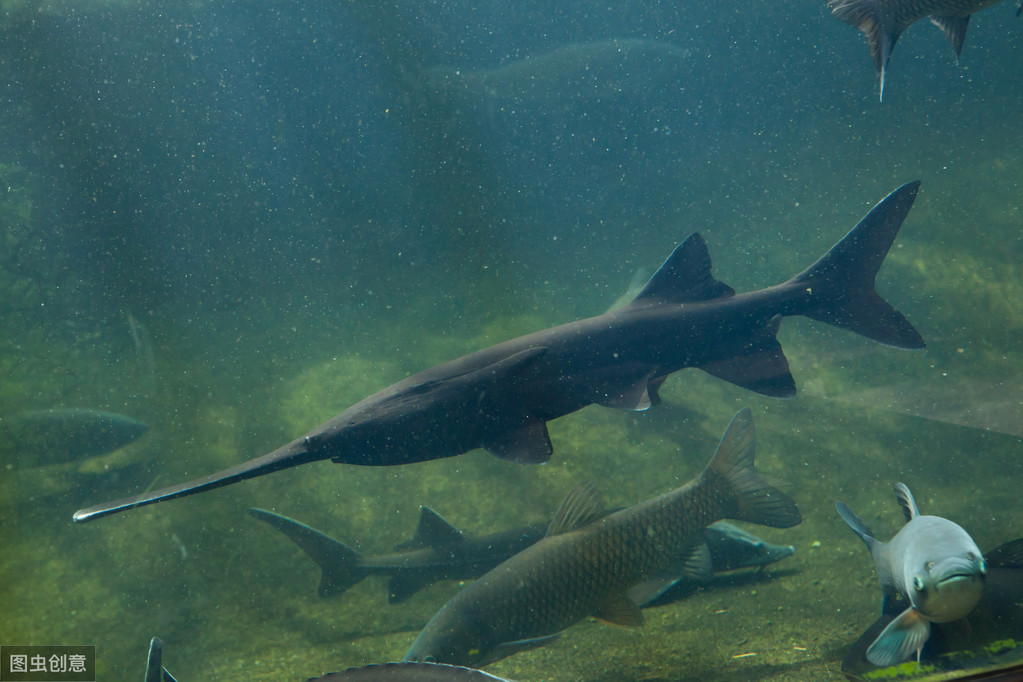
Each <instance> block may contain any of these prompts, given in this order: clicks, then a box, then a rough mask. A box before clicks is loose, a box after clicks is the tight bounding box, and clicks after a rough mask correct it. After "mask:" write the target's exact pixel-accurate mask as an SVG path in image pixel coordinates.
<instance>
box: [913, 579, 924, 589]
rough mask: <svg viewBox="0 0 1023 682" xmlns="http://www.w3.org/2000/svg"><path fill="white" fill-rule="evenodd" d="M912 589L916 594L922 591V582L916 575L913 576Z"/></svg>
mask: <svg viewBox="0 0 1023 682" xmlns="http://www.w3.org/2000/svg"><path fill="white" fill-rule="evenodd" d="M913 589H914V590H916V591H917V592H923V591H924V580H923V578H921V577H920V576H918V575H914V576H913Z"/></svg>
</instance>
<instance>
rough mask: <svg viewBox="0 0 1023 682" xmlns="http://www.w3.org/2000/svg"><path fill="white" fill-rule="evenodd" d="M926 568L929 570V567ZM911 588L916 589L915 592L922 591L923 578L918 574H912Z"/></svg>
mask: <svg viewBox="0 0 1023 682" xmlns="http://www.w3.org/2000/svg"><path fill="white" fill-rule="evenodd" d="M928 570H930V567H928ZM913 589H914V590H916V591H917V592H923V591H924V579H923V578H921V577H920V576H918V575H914V576H913Z"/></svg>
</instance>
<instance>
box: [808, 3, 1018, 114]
mask: <svg viewBox="0 0 1023 682" xmlns="http://www.w3.org/2000/svg"><path fill="white" fill-rule="evenodd" d="M998 1H999V0H828V9H830V10H831V13H832V14H834V15H835V16H836V17H838V18H839V19H841V20H842V21H844V22H845V23H847V24H849V25H851V26H855V27H856V28H858V29H860V30H861V31H863V33H864V34H865V35H866V36H867V45H868V46H869V47H870V56H871V57H873V58H874V68H875V69H877V75H878V78H879V79H880V81H881V94H880V97H881V99H882V100H884V72H885V67H887V66H888V58H889V57H890V56H891V54H892V50H893V49H895V41H896V40H898V39H899V36H900V35H902V32H903V31H905V30H906V29H907V28H909V26H910V24H912V23H914V22H915V21H917V20H918V19H924V18H927V19H930V20H931V22H932V23H934V25H935V26H937V27H938V28H940V29H941V30H942V31H944V32H945V35H946V36H948V39H949V41H951V43H952V48H953V49H954V50H955V52H956V57H958V56H959V55H960V54H961V53H962V51H963V41H964V40H965V39H966V25H967V24H968V23H969V22H970V15H971V14H973V13H974V12H976V11H978V10H982V9H984V8H985V7H988V6H990V5H993V4H995V3H996V2H998Z"/></svg>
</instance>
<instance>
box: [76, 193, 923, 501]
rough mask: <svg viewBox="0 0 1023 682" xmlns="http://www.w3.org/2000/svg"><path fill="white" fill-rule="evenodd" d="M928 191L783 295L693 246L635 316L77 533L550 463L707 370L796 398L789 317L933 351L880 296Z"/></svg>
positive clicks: (444, 368) (571, 335)
mask: <svg viewBox="0 0 1023 682" xmlns="http://www.w3.org/2000/svg"><path fill="white" fill-rule="evenodd" d="M918 188H919V183H918V182H911V183H909V184H907V185H904V186H902V187H900V188H899V189H897V190H895V191H894V192H892V193H891V194H890V195H888V196H887V197H886V198H885V199H884V200H883V201H882V202H881V203H879V204H878V205H877V206H875V207H874V209H873V210H871V211H870V213H868V214H867V216H866V217H864V218H863V220H861V221H860V222H859V224H858V225H857V226H856V227H854V228H853V229H852V231H850V232H849V234H847V235H846V236H845V238H843V239H842V240H841V241H840V242H838V244H836V245H835V246H833V247H832V248H831V250H830V251H828V252H827V253H826V254H824V256H822V257H821V258H820V259H819V260H818V261H817V262H816V263H814V264H813V265H811V266H810V267H809V268H807V269H806V270H804V271H803V272H802V273H800V274H798V275H796V276H795V277H793V278H792V279H790V280H788V281H787V282H784V283H782V284H779V285H776V286H773V287H769V288H767V289H761V290H759V291H751V292H748V293H742V294H736V293H735V291H734V290H733V289H732V288H731V287H730V286H728V285H727V284H724V283H722V282H719V281H718V280H716V279H714V276H713V275H712V274H711V267H710V265H711V264H710V254H709V253H708V251H707V246H706V244H705V243H704V241H703V239H702V238H701V237H700V236H699V235H698V234H694V235H692V236H691V237H689V238H688V239H686V240H685V241H684V242H683V243H682V244H681V245H679V246H678V248H676V249H675V251H674V252H673V253H672V254H671V256H670V257H669V258H668V260H667V261H666V262H665V263H664V265H662V266H661V268H660V269H659V270H658V271H657V272H656V273H655V274H654V276H653V277H652V278H651V279H650V281H649V282H647V284H646V286H645V287H643V289H642V291H640V292H639V295H638V296H636V298H635V300H633V301H632V303H630V304H629V305H628V306H626V307H625V308H622V309H620V310H615V311H612V312H608V313H605V314H603V315H598V316H596V317H591V318H587V319H584V320H579V321H576V322H570V323H568V324H563V325H561V326H559V327H553V328H551V329H545V330H543V331H538V332H535V333H533V334H529V335H526V336H522V337H519V338H517V339H512V340H510V341H505V342H504V343H499V344H497V345H495V346H491V347H490V348H486V349H484V350H481V351H478V352H476V353H473V354H471V355H467V356H465V357H462V358H458V359H457V360H452V361H450V362H447V363H444V364H442V365H438V366H436V367H433V368H431V369H427V370H425V371H422V372H419V373H418V374H413V375H412V376H410V377H408V378H406V379H404V380H402V381H399V382H398V383H396V384H394V385H393V386H390V387H389V388H385V389H384V390H382V391H380V392H378V393H376V394H374V395H371V396H370V397H368V398H366V399H364V400H362V401H361V402H358V403H356V404H355V405H353V406H351V407H349V408H348V409H347V410H345V411H344V412H342V413H341V414H339V415H338V416H336V417H334V418H333V419H331V420H330V421H328V422H327V423H325V424H322V425H321V426H319V427H318V428H316V429H313V430H312V431H310V432H309V433H308V434H306V435H305V436H302V437H300V438H297V439H295V440H293V441H291V442H290V443H288V444H286V445H284V446H282V447H280V448H278V449H277V450H275V451H273V452H271V453H269V454H267V455H263V456H262V457H258V458H256V459H253V460H251V461H249V462H245V463H244V464H239V465H238V466H235V467H231V468H230V469H226V470H224V471H221V472H218V473H215V474H212V475H210V476H205V477H203V478H198V479H196V480H193V481H188V482H187V483H181V484H178V485H174V486H171V487H169V488H164V489H162V490H156V491H153V492H146V493H142V494H140V495H134V496H132V497H127V498H124V499H122V500H117V501H115V502H110V503H106V504H100V505H96V506H94V507H89V508H88V509H82V510H80V511H78V512H76V513H75V515H74V518H75V520H76V521H89V520H91V519H95V518H99V517H101V516H106V515H108V514H113V513H116V512H119V511H123V510H125V509H132V508H134V507H140V506H142V505H147V504H152V503H154V502H159V501H161V500H169V499H172V498H175V497H183V496H185V495H192V494H195V493H199V492H203V491H206V490H213V489H214V488H219V487H221V486H225V485H228V484H231V483H236V482H238V481H242V480H245V479H248V478H253V477H256V476H262V475H263V474H268V473H271V472H274V471H280V470H282V469H287V468H289V467H293V466H297V465H299V464H306V463H308V462H316V461H319V460H324V459H329V460H331V461H334V462H337V463H344V464H361V465H370V466H386V465H396V464H408V463H410V462H420V461H424V460H431V459H439V458H442V457H452V456H454V455H460V454H462V453H464V452H468V451H469V450H473V449H475V448H486V449H487V450H489V451H490V452H492V453H493V454H495V455H497V456H498V457H503V458H505V459H509V460H513V461H517V462H530V463H540V462H545V461H547V460H548V459H549V458H550V456H551V452H552V447H551V441H550V436H549V435H548V433H547V422H548V421H550V420H552V419H557V418H558V417H562V416H564V415H566V414H570V413H572V412H575V411H576V410H579V409H582V408H583V407H586V406H587V405H593V404H596V405H603V406H605V407H615V408H620V409H626V410H645V409H647V408H648V407H650V406H651V405H655V404H657V403H658V402H660V398H659V397H658V393H657V391H658V389H659V388H660V386H661V384H663V383H664V381H665V379H667V377H668V375H669V374H672V373H673V372H677V371H678V370H680V369H684V368H686V367H698V368H700V369H702V370H704V371H705V372H709V373H710V374H713V375H714V376H716V377H719V378H721V379H724V380H726V381H730V382H732V383H734V384H737V385H739V386H742V387H744V388H747V389H750V390H752V391H756V392H758V393H761V394H764V395H768V396H775V397H790V396H792V395H795V392H796V385H795V381H794V380H793V379H792V374H790V373H789V365H788V359H787V358H786V357H785V353H784V352H783V351H782V348H781V344H779V343H778V339H777V338H776V334H777V332H778V328H779V325H780V324H781V319H782V318H783V317H786V316H790V315H804V316H806V317H810V318H813V319H815V320H820V321H822V322H827V323H828V324H833V325H835V326H838V327H842V328H843V329H848V330H850V331H853V332H855V333H857V334H861V335H863V336H866V337H867V338H870V339H873V340H875V341H878V342H880V343H884V344H887V345H890V346H897V347H900V348H922V347H923V346H924V341H923V339H922V338H921V337H920V334H918V333H917V331H916V330H915V329H914V328H913V326H912V325H911V324H910V323H909V322H908V321H907V320H906V318H905V317H903V316H902V314H901V313H899V312H898V311H897V310H895V308H893V307H892V306H891V305H889V304H888V303H886V302H885V301H884V300H882V299H881V297H880V296H879V295H878V294H877V292H876V291H875V290H874V278H875V276H876V275H877V271H878V269H879V268H880V267H881V263H882V262H883V261H884V258H885V255H886V254H887V253H888V250H889V249H890V248H891V245H892V242H893V241H894V240H895V236H896V235H897V234H898V231H899V228H900V227H901V225H902V222H903V220H905V218H906V215H907V214H908V213H909V209H910V207H911V206H912V205H913V200H914V199H915V198H916V194H917V189H918Z"/></svg>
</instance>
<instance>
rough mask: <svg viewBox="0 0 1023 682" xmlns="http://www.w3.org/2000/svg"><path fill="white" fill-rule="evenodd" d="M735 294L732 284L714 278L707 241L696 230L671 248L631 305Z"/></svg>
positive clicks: (696, 299)
mask: <svg viewBox="0 0 1023 682" xmlns="http://www.w3.org/2000/svg"><path fill="white" fill-rule="evenodd" d="M733 295H735V290H734V289H732V287H730V286H728V285H727V284H724V283H722V282H719V281H717V280H716V279H714V275H712V274H711V272H710V252H709V251H708V250H707V243H706V242H705V241H703V237H701V236H700V235H699V234H698V233H695V232H694V233H693V234H691V235H690V236H689V238H688V239H686V240H685V241H684V242H682V243H681V244H679V245H678V246H677V247H676V248H675V250H674V251H672V252H671V255H670V256H668V260H666V261H664V265H662V266H661V267H660V268H659V269H658V270H657V272H655V273H654V276H653V277H651V278H650V281H649V282H647V283H646V286H645V287H643V290H642V291H640V292H639V295H638V296H636V298H635V299H634V300H633V301H632V303H630V304H629V307H632V306H645V305H656V304H658V303H693V302H695V301H709V300H711V299H715V298H723V297H726V296H733Z"/></svg>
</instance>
